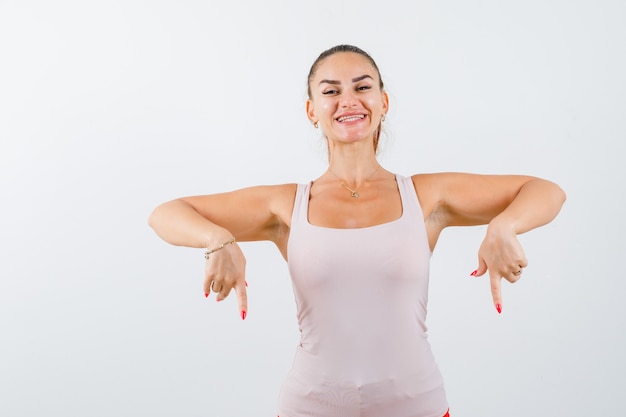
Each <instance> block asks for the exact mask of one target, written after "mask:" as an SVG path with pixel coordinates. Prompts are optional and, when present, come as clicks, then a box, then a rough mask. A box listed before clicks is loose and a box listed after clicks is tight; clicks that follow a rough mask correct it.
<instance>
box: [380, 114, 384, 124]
mask: <svg viewBox="0 0 626 417" xmlns="http://www.w3.org/2000/svg"><path fill="white" fill-rule="evenodd" d="M384 121H385V114H383V117H381V118H380V122H381V123H382V122H384Z"/></svg>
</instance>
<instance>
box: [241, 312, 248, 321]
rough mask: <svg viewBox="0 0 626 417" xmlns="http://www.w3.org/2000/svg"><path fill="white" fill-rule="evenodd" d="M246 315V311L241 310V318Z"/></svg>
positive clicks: (243, 318) (244, 317)
mask: <svg viewBox="0 0 626 417" xmlns="http://www.w3.org/2000/svg"><path fill="white" fill-rule="evenodd" d="M246 316H247V314H246V312H245V311H242V312H241V320H245V319H246Z"/></svg>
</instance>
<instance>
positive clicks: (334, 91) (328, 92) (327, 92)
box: [322, 90, 338, 95]
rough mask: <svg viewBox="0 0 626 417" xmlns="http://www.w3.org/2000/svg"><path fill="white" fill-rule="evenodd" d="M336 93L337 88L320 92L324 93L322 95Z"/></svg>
mask: <svg viewBox="0 0 626 417" xmlns="http://www.w3.org/2000/svg"><path fill="white" fill-rule="evenodd" d="M337 93H338V91H337V90H326V91H324V92H323V93H322V94H324V95H331V94H337Z"/></svg>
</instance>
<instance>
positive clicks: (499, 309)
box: [496, 304, 502, 314]
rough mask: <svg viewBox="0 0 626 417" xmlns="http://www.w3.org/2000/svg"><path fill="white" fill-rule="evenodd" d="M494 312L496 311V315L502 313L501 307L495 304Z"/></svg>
mask: <svg viewBox="0 0 626 417" xmlns="http://www.w3.org/2000/svg"><path fill="white" fill-rule="evenodd" d="M496 310H498V314H501V313H502V305H500V304H496Z"/></svg>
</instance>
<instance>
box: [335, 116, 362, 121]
mask: <svg viewBox="0 0 626 417" xmlns="http://www.w3.org/2000/svg"><path fill="white" fill-rule="evenodd" d="M362 119H365V115H364V114H346V115H343V116H339V117H337V119H335V120H337V121H338V122H339V123H345V122H356V121H358V120H362Z"/></svg>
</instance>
